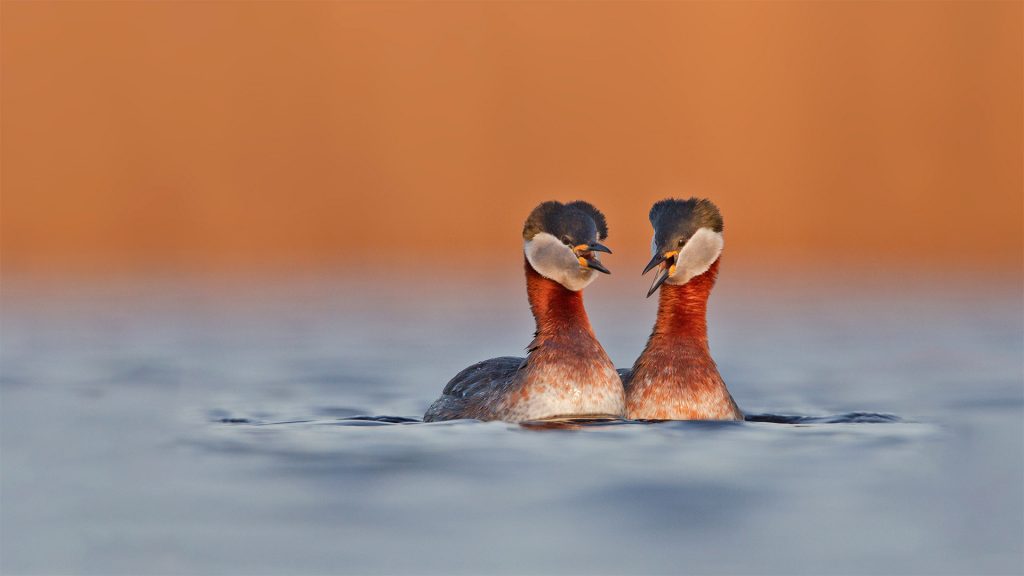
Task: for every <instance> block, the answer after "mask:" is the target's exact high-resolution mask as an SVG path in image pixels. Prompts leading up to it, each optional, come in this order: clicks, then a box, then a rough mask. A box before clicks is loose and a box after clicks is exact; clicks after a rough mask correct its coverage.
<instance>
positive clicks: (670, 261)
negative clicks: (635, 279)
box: [641, 250, 679, 298]
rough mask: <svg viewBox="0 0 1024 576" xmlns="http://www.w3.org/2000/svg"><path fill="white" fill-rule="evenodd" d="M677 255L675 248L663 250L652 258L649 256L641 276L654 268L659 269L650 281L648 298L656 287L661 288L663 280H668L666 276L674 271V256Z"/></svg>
mask: <svg viewBox="0 0 1024 576" xmlns="http://www.w3.org/2000/svg"><path fill="white" fill-rule="evenodd" d="M678 255H679V252H678V251H676V250H672V251H670V252H665V253H664V254H655V255H654V258H651V261H650V262H648V263H647V267H646V268H644V271H643V274H641V276H643V275H644V274H647V273H648V272H650V271H651V270H653V269H654V268H660V269H661V270H660V271H659V272H658V274H657V275H656V276H655V277H654V282H652V283H651V289H650V290H648V291H647V297H648V298H650V297H651V294H654V292H655V291H656V290H657V289H658V288H661V285H662V284H664V283H665V280H668V277H669V276H671V275H672V273H673V272H675V271H676V256H678Z"/></svg>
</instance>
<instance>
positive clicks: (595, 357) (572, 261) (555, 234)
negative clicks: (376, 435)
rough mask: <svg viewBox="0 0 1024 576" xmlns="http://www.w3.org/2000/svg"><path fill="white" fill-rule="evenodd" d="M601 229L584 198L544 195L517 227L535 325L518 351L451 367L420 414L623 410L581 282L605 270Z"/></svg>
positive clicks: (482, 416) (494, 416) (501, 416)
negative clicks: (520, 355) (601, 257)
mask: <svg viewBox="0 0 1024 576" xmlns="http://www.w3.org/2000/svg"><path fill="white" fill-rule="evenodd" d="M607 235H608V227H607V224H606V223H605V218H604V215H603V214H601V213H600V212H599V211H598V210H597V209H596V208H594V207H593V206H591V205H590V204H588V203H586V202H580V201H577V202H571V203H568V204H561V203H559V202H545V203H543V204H541V205H539V206H537V207H536V208H535V209H534V210H533V212H531V213H530V216H529V218H527V220H526V224H525V226H524V227H523V240H524V250H523V252H524V259H525V262H524V267H525V269H526V292H527V296H528V298H529V301H530V310H531V311H532V312H533V316H534V319H535V321H536V324H537V330H536V333H535V336H534V339H533V342H531V343H530V346H529V347H528V354H527V356H526V358H517V357H509V356H505V357H501V358H492V359H490V360H485V361H483V362H478V363H476V364H474V365H472V366H470V367H468V368H466V369H464V370H463V371H461V372H459V373H458V374H456V375H455V377H454V378H452V380H451V381H450V382H448V385H447V386H445V388H444V391H443V392H442V395H441V397H440V398H439V399H438V400H436V401H435V402H434V403H433V404H432V405H431V406H430V408H429V409H428V410H427V412H426V414H425V415H424V416H423V419H424V421H427V422H431V421H438V420H453V419H459V418H475V419H478V420H505V421H510V422H521V421H526V420H540V419H547V418H558V417H583V416H604V417H608V416H611V417H622V416H624V415H625V396H624V392H623V388H622V381H621V380H620V378H619V376H618V374H617V373H616V371H615V366H614V365H613V364H612V362H611V360H610V359H609V358H608V355H607V354H606V353H605V351H604V348H602V347H601V344H600V343H599V342H598V341H597V338H596V337H595V336H594V331H593V329H592V328H591V326H590V320H589V319H588V317H587V312H586V309H585V308H584V307H583V288H585V287H586V286H587V285H588V284H590V282H592V281H593V280H594V278H595V277H596V275H597V272H603V273H606V274H607V273H608V270H607V269H606V268H605V267H604V266H603V265H602V264H601V262H600V261H599V260H598V259H597V257H596V255H595V254H594V252H609V253H610V252H611V251H610V250H608V248H606V247H605V246H603V245H602V244H600V242H599V241H601V240H604V239H605V238H606V237H607Z"/></svg>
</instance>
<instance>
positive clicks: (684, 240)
mask: <svg viewBox="0 0 1024 576" xmlns="http://www.w3.org/2000/svg"><path fill="white" fill-rule="evenodd" d="M648 217H649V218H650V220H651V225H652V226H654V238H653V239H652V240H651V261H650V262H649V263H648V264H647V267H646V268H644V272H643V273H644V274H647V273H648V272H650V271H651V270H652V269H653V268H660V270H659V272H658V274H657V276H656V277H655V278H654V283H653V284H651V289H650V290H649V291H648V292H647V296H648V297H650V295H651V294H654V291H655V290H657V289H658V288H660V287H661V285H662V284H663V283H666V282H667V283H669V284H686V283H687V282H689V281H690V279H691V278H694V277H696V276H700V275H701V274H703V273H705V272H707V271H708V268H710V267H711V265H712V264H714V263H715V260H718V257H719V256H720V255H721V254H722V247H723V246H724V240H723V239H722V214H721V213H720V212H719V211H718V208H717V207H716V206H715V205H714V204H712V203H711V201H710V200H706V199H704V198H690V199H689V200H676V199H674V198H668V199H666V200H662V201H660V202H657V203H656V204H655V205H654V206H652V207H651V213H650V215H649V216H648Z"/></svg>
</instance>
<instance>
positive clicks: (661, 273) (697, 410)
mask: <svg viewBox="0 0 1024 576" xmlns="http://www.w3.org/2000/svg"><path fill="white" fill-rule="evenodd" d="M650 220H651V225H652V226H653V227H654V239H653V240H652V242H651V252H652V258H651V261H650V263H649V264H648V265H647V268H646V269H645V270H644V273H645V274H646V273H647V272H649V271H650V270H652V269H655V268H657V269H658V274H657V275H656V277H655V279H654V282H653V284H652V285H651V289H650V291H649V292H648V293H647V295H648V296H650V295H651V294H653V293H654V291H656V290H658V289H659V288H660V289H661V294H660V296H659V301H658V317H657V320H656V321H655V324H654V330H653V331H652V332H651V336H650V338H649V339H648V341H647V346H646V347H645V348H644V351H643V352H642V353H641V354H640V357H639V358H637V360H636V362H635V363H634V364H633V368H632V370H623V371H622V378H623V384H624V386H625V390H626V408H627V415H628V416H629V418H632V419H637V420H742V419H743V413H742V412H741V411H740V409H739V407H737V406H736V402H735V401H733V398H732V395H730V394H729V390H728V389H727V388H726V386H725V382H724V381H723V380H722V376H721V375H720V374H719V373H718V367H717V366H716V365H715V361H714V360H713V359H712V358H711V351H710V349H709V347H708V335H707V303H708V296H710V294H711V290H712V288H713V287H714V285H715V280H716V279H717V277H718V266H719V260H720V256H721V253H722V247H723V239H722V227H723V226H722V216H721V214H720V213H719V211H718V208H717V207H715V205H714V204H712V203H711V202H710V201H708V200H704V199H695V198H691V199H689V200H675V199H667V200H662V201H661V202H658V203H656V204H655V205H654V206H653V207H652V208H651V212H650Z"/></svg>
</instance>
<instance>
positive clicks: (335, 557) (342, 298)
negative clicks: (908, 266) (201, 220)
mask: <svg viewBox="0 0 1024 576" xmlns="http://www.w3.org/2000/svg"><path fill="white" fill-rule="evenodd" d="M642 290H643V286H639V285H638V287H637V289H636V290H635V291H634V292H629V293H627V292H620V291H617V290H616V289H614V288H607V289H602V286H601V285H600V283H599V284H598V285H597V286H595V287H594V289H593V290H590V291H589V293H588V297H587V303H588V307H589V308H590V311H591V312H590V313H591V318H592V320H593V322H594V325H595V329H596V331H597V333H598V336H599V337H600V338H601V340H602V341H603V343H604V344H605V346H606V348H607V349H608V352H609V354H610V355H611V356H612V358H613V360H615V362H616V364H618V365H620V366H625V365H629V364H630V363H631V362H632V360H633V359H634V358H635V356H636V355H637V354H638V353H639V351H640V349H641V348H642V346H643V343H644V339H645V338H646V336H647V332H648V330H649V328H650V325H651V321H652V318H653V311H654V310H653V307H654V302H653V301H645V300H644V299H643V298H642V297H641V291H642ZM520 291H521V286H520V285H519V284H518V283H517V282H515V281H513V282H507V283H501V284H498V285H495V286H490V285H487V286H479V285H472V286H471V287H470V288H467V287H466V286H465V285H460V284H454V283H448V284H445V283H440V284H438V285H436V286H432V287H427V288H425V289H423V290H419V291H417V292H416V294H415V296H410V295H409V293H408V292H406V291H400V290H394V289H389V288H387V287H384V288H381V287H380V286H378V285H375V284H373V283H370V282H351V281H341V280H338V279H332V278H319V279H304V280H295V281H290V282H283V283H282V282H276V283H267V282H257V281H253V282H241V281H238V282H229V283H222V284H210V283H208V282H189V281H180V280H175V281H168V280H160V281H157V280H152V281H147V282H138V281H136V282H130V283H124V284H117V285H111V284H103V285H100V284H95V285H93V284H79V285H72V286H68V285H60V284H45V285H42V286H39V285H34V284H33V285H27V284H18V285H14V286H11V285H8V286H7V287H6V288H5V292H4V301H3V311H2V312H3V326H2V328H3V330H2V338H3V340H2V344H3V346H2V389H0V392H2V404H0V411H2V412H0V414H2V422H0V425H2V430H0V431H2V436H0V448H2V453H0V454H2V456H0V458H2V460H0V462H2V470H3V471H2V476H0V482H2V484H0V488H2V500H0V504H2V507H0V529H2V540H0V546H2V548H0V570H2V572H3V573H5V574H53V573H69V574H70V573H82V574H241V573H245V574H300V573H301V574H331V573H339V574H341V573H355V574H368V573H396V572H413V573H427V574H430V573H459V574H475V573H481V572H487V573H506V574H522V573H573V574H602V573H624V572H625V573H680V572H687V573H768V574H783V573H785V574H791V573H806V574H851V573H857V574H894V573H942V574H968V573H970V574H981V573H990V574H1009V573H1020V572H1022V571H1024V557H1022V554H1024V552H1022V542H1024V497H1022V486H1024V466H1022V459H1024V426H1022V414H1024V390H1022V380H1021V379H1022V373H1021V371H1022V362H1024V361H1022V357H1021V354H1022V352H1021V350H1022V346H1024V343H1022V325H1021V322H1022V310H1021V300H1020V294H1019V291H1018V287H1017V286H1016V285H1015V284H1012V283H1011V284H1007V285H1005V286H1001V287H996V288H993V289H991V290H987V291H985V293H984V294H983V296H981V297H979V296H978V292H977V291H976V290H973V291H972V290H965V289H964V287H963V286H953V285H950V286H945V287H935V286H913V285H908V286H895V287H892V288H888V289H884V290H883V289H876V290H873V291H872V290H854V289H851V288H850V287H849V286H842V285H836V286H826V287H822V286H814V287H813V288H810V287H807V286H800V285H799V284H793V285H790V286H789V287H788V288H785V289H778V288H776V287H768V286H760V285H758V284H757V283H756V282H754V283H750V282H743V281H740V280H738V279H735V280H730V279H729V277H723V282H722V286H721V288H720V290H719V291H717V292H716V293H715V295H714V296H713V300H712V305H711V318H710V321H711V322H710V323H711V345H712V351H713V353H714V355H715V357H716V359H717V360H718V363H719V366H720V368H721V372H722V374H723V376H724V377H725V379H726V381H727V382H728V384H729V387H730V389H731V390H732V392H733V395H734V396H735V397H736V399H737V402H738V403H739V404H740V406H741V407H742V408H744V409H745V411H747V412H748V413H749V414H751V415H756V416H754V417H753V418H752V421H748V422H743V423H707V422H667V423H657V424H644V423H629V422H626V423H607V422H606V423H596V424H591V425H585V426H561V427H552V426H518V425H511V424H506V423H500V422H492V423H480V422H469V421H464V422H450V423H434V424H422V423H417V422H414V421H406V420H404V419H403V418H408V419H415V418H418V417H419V416H421V415H422V412H423V411H424V410H425V409H426V407H427V406H428V405H429V403H430V402H431V401H432V400H434V398H435V397H436V395H437V394H438V393H439V392H440V390H441V388H442V387H443V385H444V383H445V382H446V381H447V379H448V378H449V377H451V376H452V375H454V374H455V373H456V372H457V371H458V370H460V369H461V368H463V367H465V366H466V365H468V364H470V363H472V362H474V361H476V360H480V359H483V358H487V357H492V356H499V355H507V354H514V353H516V352H517V351H521V350H522V348H523V347H524V346H525V345H526V344H527V343H528V342H529V339H530V335H531V331H532V325H531V323H530V318H529V315H528V310H527V308H526V305H525V298H524V296H523V295H522V294H521V293H520ZM851 413H860V415H859V416H858V415H853V416H851ZM365 415H369V416H380V415H385V416H392V417H398V418H391V419H378V420H373V419H360V418H354V417H359V416H365ZM783 416H785V417H786V418H783Z"/></svg>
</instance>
